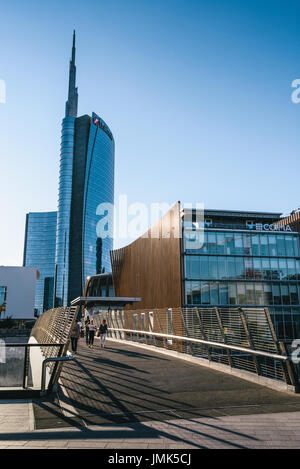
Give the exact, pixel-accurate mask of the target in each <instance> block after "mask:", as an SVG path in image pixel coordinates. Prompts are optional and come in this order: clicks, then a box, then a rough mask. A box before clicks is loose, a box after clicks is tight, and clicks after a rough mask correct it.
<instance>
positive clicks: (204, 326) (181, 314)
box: [93, 307, 298, 385]
mask: <svg viewBox="0 0 300 469" xmlns="http://www.w3.org/2000/svg"><path fill="white" fill-rule="evenodd" d="M93 318H94V321H95V324H96V325H98V326H99V325H100V322H102V320H103V319H106V321H107V325H108V337H111V338H115V339H120V340H124V341H133V342H139V343H141V344H148V345H154V346H155V347H158V348H165V349H168V350H174V351H177V352H181V353H184V354H190V355H193V356H194V357H199V358H204V359H207V360H209V361H212V362H217V363H222V364H224V365H227V366H230V367H231V368H236V369H239V370H245V371H248V372H250V373H255V374H257V375H260V376H263V377H266V378H271V379H274V380H279V381H285V382H286V383H287V384H289V385H296V384H297V383H298V379H297V377H296V374H295V369H294V367H293V364H292V362H291V361H290V359H289V356H287V354H286V351H285V349H284V345H283V344H281V343H280V342H278V340H277V337H276V334H275V331H274V328H273V324H272V321H271V317H270V313H269V311H268V309H267V308H216V307H207V308H205V307H201V308H165V309H155V310H141V311H139V310H134V311H127V310H126V311H119V310H116V311H114V310H111V311H108V312H107V311H106V312H100V313H99V314H98V315H94V316H93Z"/></svg>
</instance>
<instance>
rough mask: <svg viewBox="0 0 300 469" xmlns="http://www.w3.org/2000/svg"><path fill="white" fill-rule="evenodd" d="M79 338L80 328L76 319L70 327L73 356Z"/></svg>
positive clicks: (75, 352)
mask: <svg viewBox="0 0 300 469" xmlns="http://www.w3.org/2000/svg"><path fill="white" fill-rule="evenodd" d="M79 337H80V326H79V323H78V320H77V319H76V321H75V324H74V325H73V327H72V330H71V346H72V352H74V355H76V354H77V344H78V340H79Z"/></svg>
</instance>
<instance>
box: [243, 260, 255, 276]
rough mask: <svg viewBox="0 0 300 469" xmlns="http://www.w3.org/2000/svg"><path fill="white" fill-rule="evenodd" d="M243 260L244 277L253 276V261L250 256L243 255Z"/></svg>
mask: <svg viewBox="0 0 300 469" xmlns="http://www.w3.org/2000/svg"><path fill="white" fill-rule="evenodd" d="M244 262H245V274H246V278H253V261H252V259H251V257H245V259H244Z"/></svg>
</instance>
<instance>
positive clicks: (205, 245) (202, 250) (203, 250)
mask: <svg viewBox="0 0 300 469" xmlns="http://www.w3.org/2000/svg"><path fill="white" fill-rule="evenodd" d="M199 235H200V234H199ZM198 252H199V253H200V254H207V253H208V233H207V231H204V239H203V245H202V246H201V247H200V248H199V251H198Z"/></svg>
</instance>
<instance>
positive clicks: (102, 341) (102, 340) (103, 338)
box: [100, 319, 107, 348]
mask: <svg viewBox="0 0 300 469" xmlns="http://www.w3.org/2000/svg"><path fill="white" fill-rule="evenodd" d="M106 334H107V324H106V320H105V319H103V321H102V324H100V347H102V348H104V347H105V342H106Z"/></svg>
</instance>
